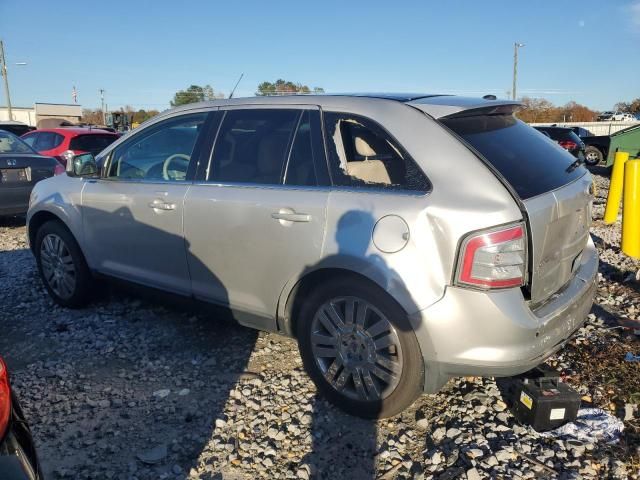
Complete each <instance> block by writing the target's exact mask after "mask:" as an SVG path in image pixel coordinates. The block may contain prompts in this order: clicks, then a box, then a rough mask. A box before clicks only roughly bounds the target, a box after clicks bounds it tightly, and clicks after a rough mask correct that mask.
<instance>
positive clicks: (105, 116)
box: [100, 88, 107, 125]
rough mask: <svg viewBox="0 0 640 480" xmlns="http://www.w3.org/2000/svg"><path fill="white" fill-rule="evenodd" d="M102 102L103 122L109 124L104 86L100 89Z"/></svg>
mask: <svg viewBox="0 0 640 480" xmlns="http://www.w3.org/2000/svg"><path fill="white" fill-rule="evenodd" d="M100 104H101V105H102V106H101V109H102V124H103V125H106V124H107V112H105V111H104V88H101V89H100Z"/></svg>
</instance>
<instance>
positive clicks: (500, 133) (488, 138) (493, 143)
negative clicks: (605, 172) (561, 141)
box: [441, 115, 586, 200]
mask: <svg viewBox="0 0 640 480" xmlns="http://www.w3.org/2000/svg"><path fill="white" fill-rule="evenodd" d="M441 121H442V123H443V124H444V125H446V126H447V127H449V128H450V129H451V130H453V131H454V132H455V133H457V134H458V135H460V136H461V137H462V138H463V139H464V140H466V141H467V143H469V144H470V145H471V146H472V147H473V148H474V149H476V150H477V151H478V152H479V153H480V154H481V155H482V156H483V157H484V158H486V159H487V161H488V162H489V163H490V164H491V165H492V166H493V167H494V168H495V169H496V170H497V171H498V172H499V173H500V175H502V176H503V177H504V178H505V179H506V180H507V182H509V183H510V184H511V186H512V187H513V189H514V190H515V191H516V193H517V194H518V195H519V196H520V198H521V199H523V200H526V199H527V198H531V197H535V196H537V195H540V194H542V193H546V192H550V191H551V190H555V189H557V188H560V187H562V186H563V185H566V184H567V183H570V182H572V181H574V180H577V179H578V178H580V177H581V176H582V175H584V174H585V172H586V169H585V168H584V167H582V166H579V165H577V164H576V163H575V162H576V159H575V157H573V156H572V155H571V154H570V153H568V152H567V151H566V150H564V149H563V148H562V147H560V146H558V144H556V143H555V142H554V141H553V140H551V139H550V138H549V137H547V136H546V135H544V134H543V133H540V132H538V131H537V130H535V129H534V128H532V127H530V126H528V125H527V124H526V123H524V122H522V121H520V120H517V119H516V118H514V117H513V116H512V115H477V116H469V117H457V118H456V117H452V118H448V119H443V120H441ZM571 133H572V135H574V136H575V134H574V133H573V132H571ZM579 141H580V140H579V139H578V142H579Z"/></svg>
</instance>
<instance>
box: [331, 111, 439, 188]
mask: <svg viewBox="0 0 640 480" xmlns="http://www.w3.org/2000/svg"><path fill="white" fill-rule="evenodd" d="M324 125H325V141H326V144H327V153H328V161H329V169H330V172H331V180H332V182H333V184H334V185H337V186H345V187H353V188H385V189H398V190H418V191H427V190H429V182H428V180H427V178H426V176H425V175H424V173H423V172H422V170H420V168H419V167H418V166H417V164H416V163H415V162H414V161H413V159H412V158H411V157H410V156H409V154H408V153H407V152H406V151H405V150H404V149H403V148H402V147H401V146H400V144H399V143H398V142H397V141H396V140H395V139H393V138H392V137H391V136H390V135H389V134H388V133H387V132H386V131H385V130H384V129H383V128H382V127H381V126H380V125H378V124H377V123H376V122H374V121H373V120H371V119H368V118H365V117H362V116H360V115H353V114H350V113H335V112H325V113H324Z"/></svg>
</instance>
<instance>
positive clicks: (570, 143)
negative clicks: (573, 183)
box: [533, 126, 586, 161]
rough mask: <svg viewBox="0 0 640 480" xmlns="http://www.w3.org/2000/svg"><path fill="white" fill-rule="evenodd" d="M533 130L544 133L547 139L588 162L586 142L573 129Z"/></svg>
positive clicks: (553, 127)
mask: <svg viewBox="0 0 640 480" xmlns="http://www.w3.org/2000/svg"><path fill="white" fill-rule="evenodd" d="M533 128H535V129H536V130H538V131H539V132H542V133H544V134H545V135H546V136H547V137H549V138H550V139H551V140H553V141H554V142H556V143H557V144H558V145H560V146H561V147H562V148H564V149H565V150H566V151H567V152H569V153H570V154H571V155H573V156H574V157H576V158H577V159H579V160H585V161H586V159H585V154H584V147H585V145H584V142H583V141H582V140H581V139H580V137H578V135H576V134H575V132H574V131H573V130H572V129H571V128H567V127H555V126H551V127H533Z"/></svg>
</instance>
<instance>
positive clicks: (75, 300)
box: [34, 221, 92, 308]
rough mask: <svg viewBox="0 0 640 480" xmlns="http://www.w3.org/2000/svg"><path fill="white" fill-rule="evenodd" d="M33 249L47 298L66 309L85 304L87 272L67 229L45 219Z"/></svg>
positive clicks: (87, 286)
mask: <svg viewBox="0 0 640 480" xmlns="http://www.w3.org/2000/svg"><path fill="white" fill-rule="evenodd" d="M34 252H35V256H36V262H37V265H38V271H39V272H40V277H41V278H42V281H43V283H44V286H45V288H46V289H47V291H48V292H49V295H51V298H53V300H54V301H55V302H56V303H58V304H60V305H62V306H64V307H69V308H76V307H80V306H82V305H84V304H86V302H87V301H88V299H89V293H90V291H91V283H92V276H91V271H90V270H89V267H88V266H87V262H86V261H85V259H84V255H83V254H82V251H81V250H80V247H79V246H78V243H77V242H76V240H75V239H74V238H73V235H71V233H70V232H69V230H67V228H66V227H65V226H64V225H62V224H61V223H60V222H58V221H49V222H46V223H45V224H44V225H42V226H41V227H40V228H39V229H38V232H37V234H36V241H35V245H34Z"/></svg>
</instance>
